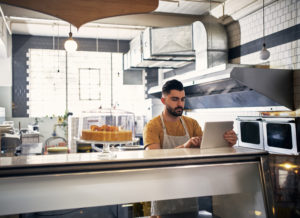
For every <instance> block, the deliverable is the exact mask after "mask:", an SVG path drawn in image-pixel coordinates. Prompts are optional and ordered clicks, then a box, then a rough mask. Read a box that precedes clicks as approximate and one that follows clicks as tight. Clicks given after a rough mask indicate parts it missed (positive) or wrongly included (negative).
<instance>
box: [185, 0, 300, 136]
mask: <svg viewBox="0 0 300 218" xmlns="http://www.w3.org/2000/svg"><path fill="white" fill-rule="evenodd" d="M262 15H263V12H262V9H260V10H258V11H256V12H254V13H251V14H249V15H248V16H246V17H243V18H241V19H240V20H238V21H234V22H232V23H230V24H229V25H227V26H226V29H227V34H228V46H229V49H230V48H235V47H237V46H240V45H243V44H245V43H249V42H251V41H254V40H256V39H259V38H261V37H263V19H262ZM299 23H300V0H278V1H275V2H273V3H271V4H269V5H267V6H266V7H265V34H266V35H269V34H272V33H276V32H279V31H281V30H284V29H286V28H289V27H292V26H295V25H297V24H299ZM266 43H267V42H266ZM268 50H269V51H270V53H271V56H270V58H269V60H267V61H262V60H260V59H259V52H254V53H250V54H248V55H243V56H241V57H238V58H234V59H232V60H229V61H230V63H233V64H249V65H260V64H261V65H270V68H279V69H293V70H295V69H300V40H295V41H292V42H289V43H285V44H282V45H279V46H275V47H272V48H269V49H268ZM294 92H295V105H296V109H297V111H299V113H300V70H297V71H295V73H294ZM281 109H282V108H280V107H279V108H269V107H265V108H244V109H241V108H239V109H235V108H231V109H230V108H228V109H199V110H195V111H192V112H187V115H188V116H191V117H193V118H195V119H196V120H197V121H198V122H199V124H200V125H201V126H202V127H203V125H204V122H206V121H218V120H233V121H235V120H236V118H237V116H258V115H259V111H271V110H281ZM283 110H284V109H283ZM235 125H236V124H235ZM235 125H234V129H235V131H237V129H236V126H235Z"/></svg>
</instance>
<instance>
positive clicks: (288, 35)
mask: <svg viewBox="0 0 300 218" xmlns="http://www.w3.org/2000/svg"><path fill="white" fill-rule="evenodd" d="M298 39H300V24H297V25H295V26H292V27H290V28H287V29H284V30H281V31H279V32H276V33H272V34H270V35H267V36H265V42H266V47H267V48H272V47H275V46H278V45H282V44H285V43H288V42H292V41H295V40H298ZM263 41H264V40H263V38H259V39H256V40H253V41H251V42H248V43H245V44H243V45H239V46H237V47H234V48H230V49H229V50H228V59H229V60H232V59H234V58H239V57H241V56H244V55H248V54H251V53H254V52H257V51H260V50H261V48H262V44H263Z"/></svg>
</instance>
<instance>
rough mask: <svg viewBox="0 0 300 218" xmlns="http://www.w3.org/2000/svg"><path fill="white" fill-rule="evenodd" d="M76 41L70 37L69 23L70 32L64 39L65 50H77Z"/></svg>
mask: <svg viewBox="0 0 300 218" xmlns="http://www.w3.org/2000/svg"><path fill="white" fill-rule="evenodd" d="M77 47H78V45H77V42H76V41H75V40H74V39H73V37H72V31H71V24H70V32H69V38H68V39H67V40H66V41H65V50H66V51H67V52H74V51H76V50H77Z"/></svg>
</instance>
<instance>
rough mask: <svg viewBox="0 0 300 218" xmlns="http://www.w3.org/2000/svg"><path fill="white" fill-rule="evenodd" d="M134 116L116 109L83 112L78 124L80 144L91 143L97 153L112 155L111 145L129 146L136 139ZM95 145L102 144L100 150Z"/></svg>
mask: <svg viewBox="0 0 300 218" xmlns="http://www.w3.org/2000/svg"><path fill="white" fill-rule="evenodd" d="M134 128H135V123H134V114H133V113H130V112H127V111H122V110H116V109H97V110H94V111H88V112H83V113H82V115H81V116H80V117H79V122H78V138H77V140H78V142H84V143H91V144H92V147H93V149H94V150H96V151H101V152H102V154H106V155H107V154H111V152H110V145H112V144H128V143H131V142H132V141H133V139H134V137H135V131H134ZM95 144H102V145H103V148H102V149H100V148H98V147H97V146H95Z"/></svg>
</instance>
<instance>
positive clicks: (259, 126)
mask: <svg viewBox="0 0 300 218" xmlns="http://www.w3.org/2000/svg"><path fill="white" fill-rule="evenodd" d="M237 128H238V134H239V137H238V145H239V146H241V147H247V148H254V149H261V150H263V149H264V137H263V136H264V132H263V122H262V118H261V117H260V116H239V117H238V118H237Z"/></svg>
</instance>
